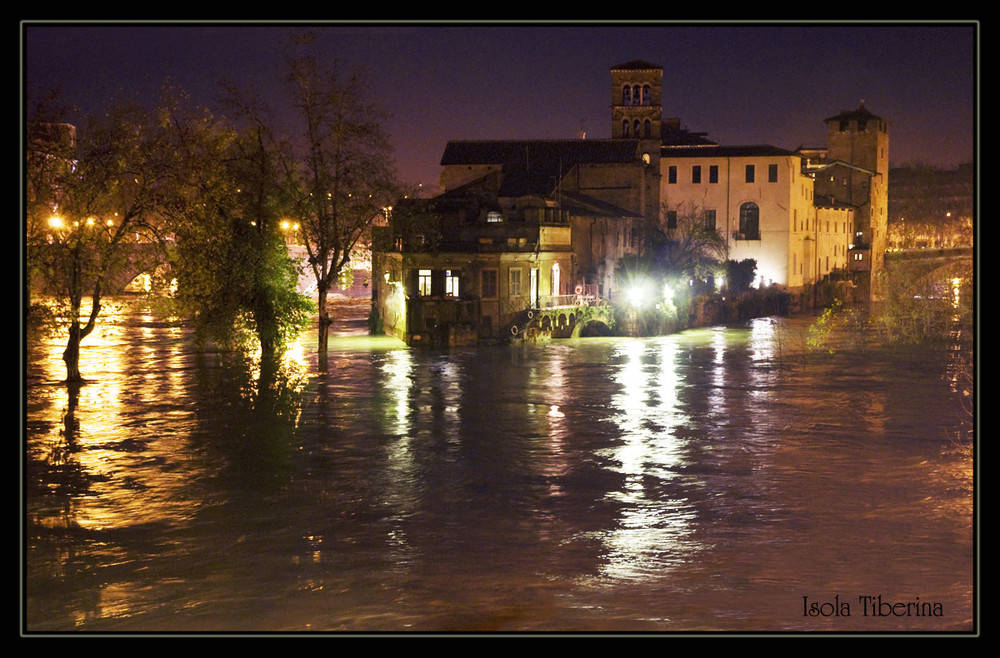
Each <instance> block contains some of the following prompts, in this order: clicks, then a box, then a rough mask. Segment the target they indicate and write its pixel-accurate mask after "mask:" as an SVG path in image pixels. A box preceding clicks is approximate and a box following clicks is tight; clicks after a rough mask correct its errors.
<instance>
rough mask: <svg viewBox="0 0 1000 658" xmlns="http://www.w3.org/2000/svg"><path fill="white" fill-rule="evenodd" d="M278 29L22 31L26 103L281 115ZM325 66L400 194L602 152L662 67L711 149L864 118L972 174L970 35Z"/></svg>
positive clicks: (341, 53) (657, 39) (424, 47)
mask: <svg viewBox="0 0 1000 658" xmlns="http://www.w3.org/2000/svg"><path fill="white" fill-rule="evenodd" d="M291 27H292V26H290V25H283V24H273V23H271V24H266V25H262V24H252V23H251V24H205V23H199V24H174V25H167V24H159V23H152V24H103V25H97V24H82V23H76V24H57V23H46V22H38V23H22V28H23V29H22V35H23V41H22V57H23V59H22V71H23V73H24V76H25V79H24V83H25V85H26V86H34V85H36V84H37V85H42V86H52V85H55V84H61V85H62V87H63V90H64V92H65V100H66V101H67V102H69V103H72V104H75V105H78V106H79V107H81V108H82V109H83V110H85V111H90V112H95V111H99V110H100V109H101V107H102V106H103V105H104V104H105V103H106V101H107V100H108V99H109V98H110V97H112V96H113V95H116V94H117V93H118V90H119V89H120V88H124V89H127V90H130V91H134V92H136V93H138V94H140V95H145V96H150V97H151V96H153V95H155V93H156V91H157V90H158V88H159V86H160V85H161V83H162V82H163V81H164V80H165V79H166V78H168V77H169V78H172V79H173V80H175V81H176V82H177V83H178V84H180V86H182V87H183V88H184V89H186V90H187V91H188V92H189V93H190V94H191V95H192V97H193V98H194V99H195V100H197V101H198V102H202V103H206V104H211V103H212V101H213V100H214V98H215V97H216V95H217V93H218V86H217V82H218V80H219V79H220V78H222V77H225V78H229V79H232V80H236V81H241V82H246V83H250V82H253V83H254V84H256V85H259V86H260V87H261V88H263V89H265V90H266V89H273V90H274V92H275V96H274V98H275V100H276V101H277V100H280V95H279V93H278V89H279V85H278V82H277V79H278V76H279V75H280V57H279V51H280V45H279V44H280V43H281V42H282V40H283V38H284V37H285V35H286V34H287V30H288V29H290V28H291ZM313 27H314V29H315V30H316V32H317V34H318V37H319V38H318V42H317V43H318V45H319V47H320V48H321V50H322V52H324V53H326V54H328V55H329V57H331V58H337V59H340V60H342V61H344V62H346V63H348V64H350V65H353V66H358V67H360V68H362V69H364V70H365V71H367V73H368V74H369V76H370V78H371V80H372V83H373V85H374V87H375V89H374V90H373V91H374V92H375V93H376V94H377V95H378V96H379V97H380V98H381V100H382V103H383V104H384V107H385V108H386V110H387V111H388V112H389V113H390V115H391V116H390V119H389V121H388V123H387V124H386V128H387V130H388V132H389V133H390V136H391V138H392V142H393V145H394V149H395V158H396V161H397V163H398V168H399V172H400V174H401V176H402V177H403V178H404V180H406V181H408V182H411V183H422V184H424V185H425V186H430V188H431V189H434V188H436V185H437V180H438V176H439V174H440V166H439V161H440V158H441V154H442V152H443V150H444V146H445V143H446V142H448V141H449V140H459V139H498V138H500V139H502V138H512V139H550V138H551V139H565V138H575V137H577V136H578V135H579V134H580V132H581V131H585V132H586V136H587V137H588V138H598V139H599V138H607V137H609V136H610V108H609V106H610V103H611V91H610V88H609V85H610V72H609V71H610V68H611V67H612V66H614V65H617V64H622V63H624V62H627V61H630V60H634V59H641V60H645V61H648V62H651V63H653V64H657V65H660V66H662V67H663V69H664V75H663V96H664V98H663V114H664V116H665V117H678V118H680V119H681V124H682V125H683V126H684V127H686V128H688V129H690V130H693V131H697V132H705V133H708V137H709V139H712V140H714V141H718V142H720V143H723V144H733V145H735V144H771V145H774V146H779V147H782V148H787V149H794V148H796V147H798V146H803V145H804V146H822V145H824V144H825V143H826V126H825V124H824V123H823V120H824V119H826V118H827V117H830V116H832V115H834V114H837V113H838V112H840V111H841V110H852V109H856V108H857V107H858V106H859V105H860V103H861V102H862V100H863V101H864V103H865V107H867V108H868V109H869V110H870V111H871V112H873V113H874V114H877V115H879V116H881V117H883V118H885V119H887V120H888V121H889V125H890V162H891V164H892V166H899V165H904V164H914V163H918V162H919V163H926V164H931V165H935V166H941V167H947V168H952V167H955V166H957V165H958V164H960V163H963V162H969V161H971V160H972V158H973V151H974V147H975V145H976V143H977V142H976V140H977V132H976V121H977V114H978V79H977V69H978V47H979V45H978V41H977V39H978V36H977V27H976V25H974V24H972V23H961V24H959V23H940V22H939V23H933V24H922V23H905V24H896V25H871V24H864V25H862V24H857V25H850V24H845V25H829V24H825V23H815V24H814V23H797V24H788V25H768V26H764V25H754V24H735V25H733V24H727V25H722V24H708V25H705V24H700V25H678V24H656V23H640V24H635V25H619V26H614V25H607V24H558V25H548V24H546V25H538V24H534V25H515V26H504V27H498V26H494V25H490V24H472V25H469V24H464V25H448V24H432V25H424V24H395V25H388V24H377V25H371V24H369V25H334V24H322V23H320V24H315V25H314V26H313Z"/></svg>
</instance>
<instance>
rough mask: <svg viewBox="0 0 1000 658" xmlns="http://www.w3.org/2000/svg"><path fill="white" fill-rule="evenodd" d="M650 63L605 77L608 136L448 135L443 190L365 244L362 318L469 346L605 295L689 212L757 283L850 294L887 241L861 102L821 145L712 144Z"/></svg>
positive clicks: (838, 119)
mask: <svg viewBox="0 0 1000 658" xmlns="http://www.w3.org/2000/svg"><path fill="white" fill-rule="evenodd" d="M662 77H663V69H662V67H659V66H656V65H653V64H649V63H647V62H642V61H638V60H637V61H632V62H628V63H626V64H622V65H620V66H615V67H612V69H611V138H610V139H602V140H588V139H577V140H509V141H453V142H449V143H448V145H447V146H446V148H445V152H444V154H443V155H442V159H441V165H442V167H443V172H442V175H441V184H442V188H443V190H444V192H443V193H442V194H440V195H438V196H436V197H433V198H431V199H420V200H409V201H406V202H404V203H401V204H399V205H398V206H397V207H396V208H395V209H394V211H393V216H394V221H392V222H390V223H389V226H386V227H378V228H377V230H376V231H375V233H374V238H373V255H372V283H373V305H374V315H375V317H376V318H377V321H378V322H379V323H380V325H381V328H382V329H383V330H384V331H385V332H386V333H389V334H392V335H396V336H398V337H400V338H401V339H403V340H405V341H406V342H407V343H411V344H414V343H421V342H424V343H428V342H429V343H434V344H440V343H450V344H454V343H457V342H476V341H478V340H481V339H485V338H495V337H499V336H503V335H505V333H506V332H507V331H509V330H512V329H513V330H515V331H516V327H517V326H518V323H519V322H520V321H521V320H522V319H523V317H524V316H525V314H526V313H529V312H530V311H531V310H532V309H539V308H544V307H546V306H552V305H558V304H571V303H580V302H581V301H587V300H596V299H608V300H612V301H614V300H615V299H616V297H617V295H618V293H619V290H618V282H617V279H616V276H615V269H616V266H617V264H618V263H619V261H620V260H621V258H622V257H623V256H625V255H628V254H640V253H642V251H643V249H644V248H645V247H646V239H647V237H648V236H649V235H651V233H652V232H653V231H659V232H661V233H662V234H664V235H666V236H667V237H668V238H669V237H670V235H671V230H672V229H673V227H674V226H675V223H676V222H677V221H680V220H681V219H682V218H683V219H688V220H690V219H692V217H693V218H694V219H695V221H699V222H703V223H704V225H705V226H709V227H714V228H715V230H717V231H719V233H720V234H721V235H722V236H723V237H724V238H725V244H726V251H727V253H728V257H729V258H731V259H733V260H743V259H748V258H751V259H754V260H755V261H756V262H757V274H758V281H757V284H758V285H759V286H768V285H777V286H780V287H783V288H787V289H792V290H801V289H803V288H805V287H806V286H809V285H813V284H816V283H817V282H820V281H822V280H823V279H824V278H826V277H830V276H832V275H834V274H845V275H846V274H847V273H848V272H851V273H853V274H854V275H855V276H857V278H858V280H859V282H860V283H861V289H862V290H863V292H864V294H869V293H870V290H871V286H870V281H871V275H872V273H873V272H875V271H877V270H878V269H879V268H881V266H882V264H883V257H884V250H885V244H886V233H887V232H886V219H887V205H888V203H887V181H888V166H887V163H888V132H887V125H886V122H885V121H884V120H882V119H880V118H878V117H876V116H874V115H872V114H871V113H869V112H868V111H867V110H866V109H865V108H864V106H863V105H862V107H861V108H859V109H858V110H857V111H855V112H845V113H841V114H839V115H837V116H835V117H831V118H829V119H827V120H826V122H827V124H828V126H829V144H828V146H826V147H822V148H816V149H805V148H802V149H798V150H796V151H787V150H784V149H781V148H777V147H774V146H768V145H752V146H723V145H719V144H717V143H715V142H712V141H710V140H709V139H707V138H706V135H705V134H704V133H697V132H691V131H688V130H686V129H684V128H682V127H681V122H680V120H679V119H671V118H666V119H665V118H664V117H663V108H662V102H663V98H662Z"/></svg>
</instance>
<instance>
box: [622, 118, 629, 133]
mask: <svg viewBox="0 0 1000 658" xmlns="http://www.w3.org/2000/svg"><path fill="white" fill-rule="evenodd" d="M622 137H628V119H623V120H622Z"/></svg>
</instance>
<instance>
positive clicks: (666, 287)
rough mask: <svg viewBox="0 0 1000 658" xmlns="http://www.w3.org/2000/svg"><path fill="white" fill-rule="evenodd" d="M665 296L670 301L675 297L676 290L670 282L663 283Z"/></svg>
mask: <svg viewBox="0 0 1000 658" xmlns="http://www.w3.org/2000/svg"><path fill="white" fill-rule="evenodd" d="M663 298H664V299H665V300H667V301H668V302H669V301H670V300H672V299H673V298H674V290H673V288H671V287H670V284H669V283H664V284H663Z"/></svg>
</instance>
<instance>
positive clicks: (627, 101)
mask: <svg viewBox="0 0 1000 658" xmlns="http://www.w3.org/2000/svg"><path fill="white" fill-rule="evenodd" d="M631 104H632V88H631V87H629V86H628V85H625V86H624V87H622V105H631Z"/></svg>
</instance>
